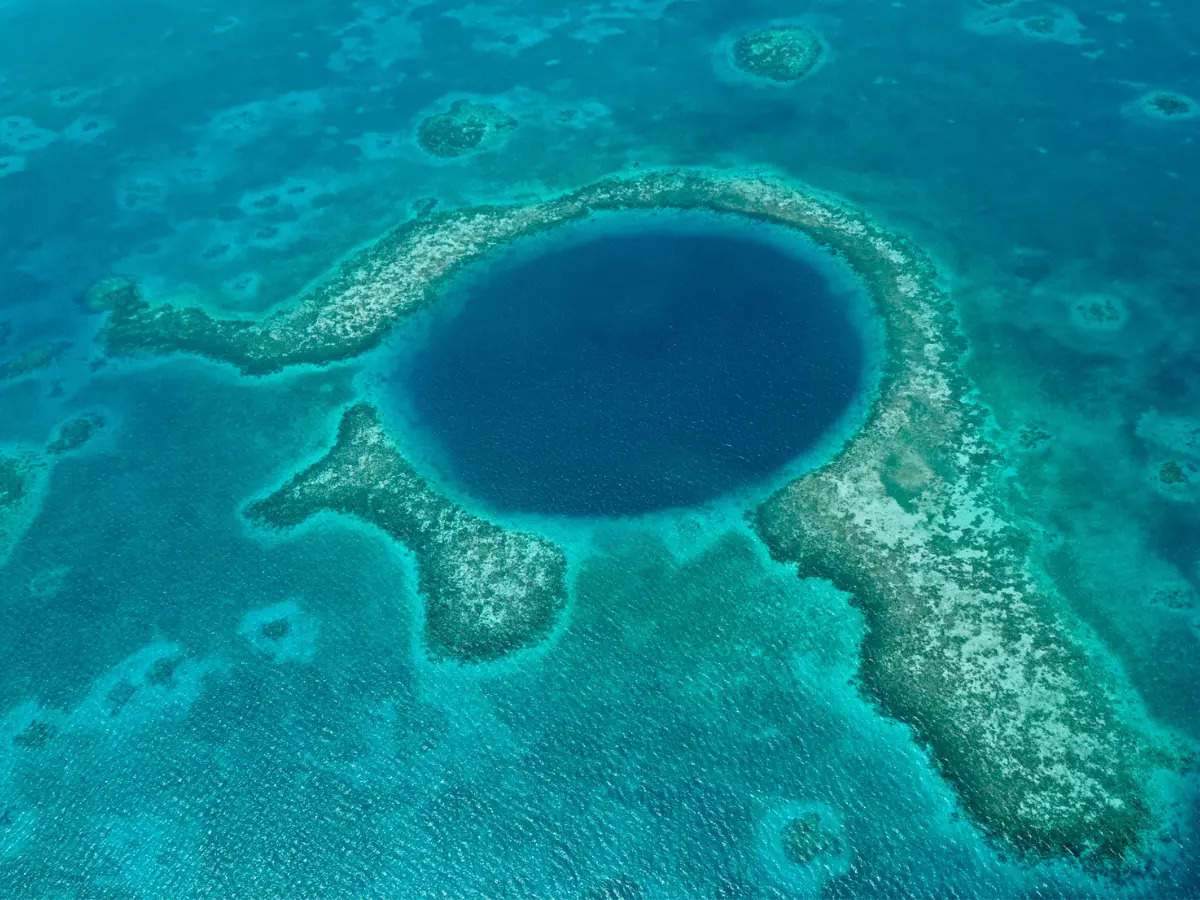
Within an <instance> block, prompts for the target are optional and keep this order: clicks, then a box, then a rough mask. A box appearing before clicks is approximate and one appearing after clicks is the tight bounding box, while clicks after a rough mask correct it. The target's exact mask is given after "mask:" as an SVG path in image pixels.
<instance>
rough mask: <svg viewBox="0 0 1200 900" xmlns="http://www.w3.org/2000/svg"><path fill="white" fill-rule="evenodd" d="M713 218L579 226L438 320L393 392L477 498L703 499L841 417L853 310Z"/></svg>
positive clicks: (855, 377) (619, 502) (593, 506)
mask: <svg viewBox="0 0 1200 900" xmlns="http://www.w3.org/2000/svg"><path fill="white" fill-rule="evenodd" d="M697 219H699V217H697ZM617 221H618V222H623V221H624V220H623V219H618V220H617ZM685 221H687V220H685ZM700 223H702V224H704V225H705V227H706V230H697V231H684V230H670V226H669V225H663V224H662V223H661V221H660V220H657V219H651V220H649V221H646V222H640V223H639V222H637V220H636V219H635V228H634V229H632V230H627V231H619V232H614V231H612V230H607V231H605V230H599V229H587V230H585V232H584V236H583V237H582V239H580V236H578V235H574V234H572V233H571V231H570V230H568V232H567V233H566V237H565V240H563V241H562V242H557V241H553V240H552V241H551V242H550V243H549V246H548V247H545V246H543V247H541V248H540V249H539V250H538V252H536V253H529V252H521V251H516V252H512V253H510V254H509V255H508V256H506V257H504V258H502V259H501V260H500V261H498V262H496V263H494V264H491V265H489V266H487V267H486V268H485V269H484V270H483V271H482V272H478V273H475V272H473V273H472V276H473V277H469V278H467V279H464V281H465V284H461V285H459V286H458V290H457V291H456V292H455V293H456V294H457V295H458V297H457V298H456V299H457V300H458V301H459V302H457V303H455V302H453V301H452V302H450V303H448V304H446V305H445V306H443V307H439V308H438V309H437V310H436V311H435V312H434V313H433V321H432V327H431V329H430V335H429V338H428V340H427V341H426V342H425V343H424V344H423V345H422V346H421V348H420V349H419V350H418V351H417V352H416V354H414V355H413V357H412V358H411V359H407V360H405V365H404V367H403V368H404V371H403V373H402V375H401V377H400V378H399V379H398V380H399V381H400V382H402V384H403V388H402V392H403V393H404V394H405V395H407V396H408V397H410V398H411V401H412V404H413V407H414V409H415V411H416V413H417V415H418V418H419V420H420V421H421V422H422V423H423V424H424V425H425V426H426V427H427V428H428V429H429V430H430V431H432V433H433V434H434V435H435V437H436V440H437V443H438V444H439V445H440V446H441V448H442V449H443V451H444V452H445V454H446V457H447V461H448V464H449V468H450V469H451V470H452V471H453V472H454V474H455V476H456V478H457V479H458V480H459V481H460V482H461V483H463V484H464V485H465V486H466V488H467V489H468V490H469V492H470V493H471V494H472V495H473V496H475V497H479V498H481V499H483V500H485V501H486V502H488V503H489V504H491V505H493V506H494V507H496V508H499V509H505V510H522V511H536V512H544V513H552V514H565V515H626V514H636V513H641V512H645V511H648V510H654V509H660V508H666V507H673V506H688V505H693V504H696V503H698V502H702V501H704V500H707V499H709V498H711V497H714V496H717V495H720V494H722V493H725V492H727V491H729V490H732V489H736V488H738V487H742V486H744V485H747V484H753V483H755V482H758V481H761V480H762V479H764V478H767V477H769V476H770V475H772V474H774V473H775V472H777V471H778V470H779V469H780V468H781V467H782V466H784V465H785V464H786V463H788V462H789V461H790V460H792V459H795V458H796V457H798V456H800V455H801V454H803V453H804V452H805V451H806V450H808V449H810V448H811V447H813V446H814V445H815V444H817V443H818V442H819V441H820V440H821V438H822V437H823V436H824V435H825V434H826V433H827V431H828V430H829V429H830V428H831V427H832V426H833V425H834V424H835V423H836V422H838V420H839V419H840V418H841V417H842V416H843V414H844V413H845V412H846V410H847V409H848V408H849V407H850V405H851V403H852V401H853V400H854V398H855V397H856V396H857V394H858V392H859V390H860V389H861V387H862V382H863V365H864V347H863V336H862V335H861V334H859V333H858V332H856V330H855V327H854V325H853V323H852V321H851V314H850V311H849V309H848V307H849V306H850V305H851V302H852V300H853V299H856V298H847V296H846V295H845V294H844V293H839V292H838V291H837V290H836V289H835V287H834V286H833V285H832V284H831V282H830V279H829V278H828V277H827V276H826V275H825V274H823V273H822V272H821V271H820V270H819V269H818V268H816V267H815V266H814V265H813V262H812V261H811V259H806V258H804V257H802V256H801V255H799V254H798V253H790V252H786V251H785V250H784V249H781V247H780V246H776V245H774V244H773V243H768V242H767V241H766V240H761V239H758V238H752V237H749V236H747V235H746V234H744V233H742V232H741V231H734V230H733V228H732V227H731V226H729V225H728V224H722V223H707V221H706V220H704V219H700ZM689 224H697V223H693V222H689ZM750 234H754V232H750ZM556 237H557V236H556ZM816 252H818V251H815V250H814V253H816ZM510 257H515V258H510ZM861 304H862V306H863V307H864V308H865V306H866V304H867V301H866V300H865V299H861Z"/></svg>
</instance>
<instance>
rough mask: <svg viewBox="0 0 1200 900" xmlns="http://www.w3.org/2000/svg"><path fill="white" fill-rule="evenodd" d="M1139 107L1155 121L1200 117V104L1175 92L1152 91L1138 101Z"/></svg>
mask: <svg viewBox="0 0 1200 900" xmlns="http://www.w3.org/2000/svg"><path fill="white" fill-rule="evenodd" d="M1138 107H1139V108H1140V109H1141V111H1142V112H1144V113H1145V114H1146V115H1148V116H1150V117H1151V118H1154V119H1166V120H1171V119H1193V118H1195V117H1196V116H1200V104H1198V103H1196V101H1195V100H1193V99H1192V98H1191V97H1185V96H1184V95H1183V94H1177V93H1175V92H1174V91H1151V92H1150V93H1148V94H1146V95H1144V96H1143V97H1142V98H1141V99H1139V100H1138Z"/></svg>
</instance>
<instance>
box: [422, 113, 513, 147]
mask: <svg viewBox="0 0 1200 900" xmlns="http://www.w3.org/2000/svg"><path fill="white" fill-rule="evenodd" d="M516 127H517V120H516V119H514V118H513V117H512V116H510V115H508V113H506V112H504V110H502V109H500V108H499V107H497V106H493V105H492V104H490V103H474V102H472V101H470V100H455V101H454V102H453V103H452V104H450V108H449V110H447V111H446V112H443V113H436V114H434V115H432V116H429V117H427V118H425V119H423V120H422V121H421V124H420V125H419V126H418V128H417V143H418V144H420V145H421V149H422V150H424V151H425V152H426V153H430V154H432V155H433V156H440V157H443V158H450V157H455V156H462V155H463V154H465V153H470V152H472V151H476V150H483V149H485V148H486V147H488V146H489V145H491V144H494V143H495V142H496V141H498V140H499V139H500V138H501V137H502V136H503V135H504V134H506V133H507V132H509V131H512V130H513V129H514V128H516Z"/></svg>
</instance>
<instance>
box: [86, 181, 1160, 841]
mask: <svg viewBox="0 0 1200 900" xmlns="http://www.w3.org/2000/svg"><path fill="white" fill-rule="evenodd" d="M622 209H631V210H632V209H677V210H680V209H681V210H691V209H699V210H709V211H715V212H719V213H732V214H736V215H741V216H746V217H750V218H753V219H758V220H762V221H766V222H770V223H775V224H778V225H782V226H785V227H789V228H793V229H797V230H799V231H801V232H803V233H804V234H806V235H808V236H809V237H810V238H812V239H813V240H815V241H816V242H817V243H818V244H821V245H823V246H825V247H827V248H829V249H830V250H831V251H832V252H835V253H837V254H839V255H840V256H842V257H843V258H845V259H846V260H847V262H848V263H849V264H850V265H851V267H852V268H853V269H854V270H855V271H856V273H857V274H858V276H859V277H860V278H861V279H862V280H863V282H864V283H865V285H866V286H867V287H868V289H869V290H870V293H871V296H872V302H873V306H874V309H875V311H876V313H877V315H878V316H879V318H880V319H881V321H882V323H883V326H884V331H885V341H886V357H887V361H886V369H885V372H884V375H883V378H882V381H881V385H880V388H879V391H878V393H877V395H876V397H875V400H874V403H873V406H872V410H871V413H870V415H869V417H868V419H867V421H866V423H865V425H864V426H863V427H862V428H861V430H860V431H859V432H858V434H857V435H856V436H855V437H853V438H852V439H851V440H850V441H848V442H847V443H846V445H845V446H844V447H843V448H842V450H841V451H840V452H839V453H838V454H837V455H836V456H835V457H834V458H833V459H832V460H831V461H829V462H828V463H826V464H825V465H824V466H822V467H820V468H818V469H816V470H815V471H813V472H811V473H809V474H807V475H805V476H802V477H800V478H798V479H796V480H795V481H793V482H792V483H790V484H788V485H787V486H786V487H784V488H782V489H781V490H779V491H778V492H777V493H776V494H775V495H774V496H772V497H771V498H769V499H768V500H767V501H766V502H765V503H763V504H762V505H761V506H760V507H759V508H758V509H757V510H755V511H754V512H753V513H752V514H751V518H752V520H753V522H754V525H755V527H756V530H757V532H758V534H759V535H760V536H761V538H762V539H763V540H764V541H765V542H766V544H767V545H768V547H769V548H770V550H771V553H772V554H773V556H774V557H775V558H776V559H779V560H784V561H788V562H791V563H794V564H796V565H797V566H798V568H799V572H800V574H801V575H803V576H805V577H822V578H828V579H830V580H832V581H833V582H834V583H835V584H837V585H838V586H840V587H841V588H843V589H845V590H847V591H849V592H851V593H852V594H853V595H854V597H855V602H856V603H857V604H858V605H859V606H860V607H861V608H862V610H863V611H864V613H865V616H866V620H867V624H868V628H869V632H868V635H867V637H866V639H865V641H864V644H863V647H862V652H861V661H860V666H861V684H862V687H863V689H864V690H865V691H866V692H867V693H868V694H869V695H870V696H872V697H873V698H874V699H875V700H877V702H878V703H879V705H880V707H881V708H882V709H883V711H884V712H886V713H887V714H889V715H891V716H894V717H895V718H897V719H900V720H902V721H904V722H906V723H908V724H909V725H910V726H911V727H912V728H913V730H914V732H915V734H916V736H917V738H918V739H919V740H920V741H921V742H922V743H923V744H925V745H926V746H927V747H928V748H929V750H930V751H931V754H932V756H933V757H934V759H935V760H936V762H937V764H938V766H939V768H940V770H941V771H942V772H943V773H944V775H945V776H946V777H947V778H948V779H949V781H950V782H952V783H953V784H954V785H955V786H956V788H957V790H958V792H959V794H960V796H961V798H962V802H963V805H964V807H965V808H966V809H967V810H968V811H969V813H970V814H971V816H972V818H973V819H974V820H975V821H976V822H978V823H979V824H980V825H981V826H982V827H983V828H984V829H985V830H987V831H988V832H989V833H991V834H992V835H994V836H997V837H999V838H1002V839H1004V840H1006V841H1007V842H1008V843H1009V844H1010V845H1012V846H1014V847H1017V848H1020V849H1022V850H1024V851H1028V852H1031V853H1034V854H1051V855H1059V854H1070V855H1077V856H1085V857H1088V858H1090V859H1092V860H1095V861H1097V862H1102V863H1113V862H1117V861H1122V860H1126V859H1128V858H1129V857H1130V856H1131V855H1132V854H1133V853H1134V852H1135V851H1136V849H1137V848H1138V847H1139V846H1141V844H1142V841H1143V840H1144V837H1145V835H1146V834H1147V833H1148V831H1149V829H1150V827H1151V825H1152V822H1153V820H1154V816H1153V813H1152V805H1153V799H1152V797H1151V795H1150V789H1149V788H1148V786H1147V785H1148V781H1149V778H1150V776H1151V774H1152V773H1153V771H1154V770H1155V769H1156V767H1158V766H1160V765H1164V764H1165V763H1164V760H1165V755H1163V754H1160V752H1159V751H1158V749H1157V748H1156V746H1155V743H1154V742H1153V741H1152V740H1150V739H1149V738H1147V737H1146V736H1145V733H1144V732H1143V731H1142V730H1140V727H1139V726H1137V725H1135V724H1133V723H1134V719H1135V717H1136V713H1134V712H1132V711H1131V708H1132V706H1133V704H1130V705H1128V706H1126V705H1125V704H1124V703H1123V700H1122V693H1121V691H1122V690H1123V688H1122V686H1121V685H1119V684H1117V683H1116V681H1115V678H1113V677H1111V676H1110V675H1109V674H1107V669H1106V668H1105V667H1104V665H1103V664H1102V661H1100V660H1097V659H1094V658H1093V657H1091V656H1090V655H1089V651H1088V650H1087V649H1086V644H1085V642H1084V639H1083V638H1082V637H1081V636H1080V635H1079V634H1077V633H1076V630H1075V625H1074V623H1073V621H1072V620H1071V619H1070V618H1069V617H1067V616H1065V615H1064V614H1063V613H1062V612H1061V611H1062V610H1063V609H1064V607H1063V604H1062V603H1061V601H1060V598H1059V597H1058V595H1057V593H1056V591H1055V590H1054V588H1053V587H1052V586H1051V585H1050V584H1049V583H1048V582H1047V580H1046V579H1045V577H1044V576H1043V575H1042V574H1041V573H1040V572H1039V571H1038V569H1037V567H1036V565H1035V564H1034V562H1033V561H1032V557H1031V553H1030V545H1031V541H1032V540H1033V535H1034V532H1033V531H1031V530H1030V529H1028V528H1027V527H1026V526H1024V525H1023V524H1022V523H1021V522H1020V521H1019V519H1018V518H1017V517H1016V516H1015V515H1014V514H1012V513H1011V512H1010V510H1009V509H1008V508H1007V506H1006V503H1005V501H1004V499H1003V497H1004V496H1005V494H1006V492H1007V491H1008V490H1009V487H1008V485H1007V484H1006V483H1005V481H1004V475H1003V467H1002V461H1001V460H1000V458H999V456H998V454H997V452H996V450H995V449H994V447H993V446H992V445H991V444H990V443H989V441H988V440H987V438H986V437H985V426H986V424H987V420H988V415H987V412H986V410H985V409H984V408H983V407H982V406H981V405H980V404H979V403H978V402H977V400H976V399H974V394H973V388H972V386H971V385H970V384H969V383H968V382H967V380H966V378H965V377H964V375H963V374H962V369H961V363H962V356H963V353H964V350H965V345H964V342H963V339H962V338H961V336H960V334H959V332H958V329H957V325H956V321H955V317H954V310H953V306H952V304H951V301H950V299H949V297H948V296H947V295H946V293H945V292H944V291H942V290H941V289H940V287H939V283H938V276H937V272H936V270H935V268H934V267H933V265H932V264H931V262H930V261H929V260H928V259H927V258H926V257H925V256H924V255H923V254H922V253H921V252H920V251H919V250H918V249H917V248H915V247H913V246H912V245H911V244H910V243H909V242H908V241H906V240H905V239H903V238H901V237H899V236H897V235H895V234H893V233H891V232H888V231H886V230H885V229H883V228H881V227H879V226H877V225H875V224H874V223H872V222H871V221H870V220H869V219H868V218H867V217H866V216H865V215H863V214H862V213H860V212H858V211H856V210H855V209H853V208H851V207H849V206H847V205H846V204H843V203H841V202H839V201H836V200H833V199H830V198H826V197H823V196H821V195H818V194H816V193H814V192H812V191H810V190H807V189H805V188H802V187H799V186H797V185H794V184H790V183H786V182H783V181H780V180H775V179H771V178H765V177H761V176H758V175H752V174H745V173H741V172H714V171H710V170H670V171H658V172H649V173H644V174H637V175H633V176H623V177H614V178H610V179H607V180H603V181H599V182H597V183H594V184H592V185H589V186H587V187H583V188H580V189H578V190H575V191H572V192H569V193H566V194H563V195H561V196H559V197H556V198H552V199H547V200H544V201H540V202H534V203H528V204H524V205H514V206H508V207H482V208H475V209H467V210H463V211H459V212H450V213H444V214H439V215H436V216H431V217H428V218H424V219H418V220H416V221H413V222H409V223H407V224H405V225H403V226H401V227H399V228H398V229H396V230H394V231H393V232H391V233H389V234H387V235H385V236H384V237H383V238H381V239H380V240H379V241H378V242H376V243H375V244H373V245H372V246H369V247H367V248H366V249H364V250H361V251H359V252H358V253H356V254H354V255H353V256H351V257H350V258H349V259H347V260H346V261H345V262H344V263H342V264H341V265H340V266H339V267H338V268H337V269H336V270H335V271H334V273H333V274H332V276H331V277H329V278H328V279H327V280H325V281H323V282H321V283H319V284H317V286H316V287H314V288H313V289H312V290H310V291H309V292H307V293H306V294H304V295H303V296H302V297H300V298H299V299H298V301H297V302H296V303H295V304H294V305H292V306H290V307H286V308H283V309H280V310H279V311H277V312H275V313H272V314H270V315H268V316H267V317H265V318H264V319H262V320H260V321H256V320H229V319H226V320H221V319H214V318H213V317H211V316H210V315H209V314H208V313H207V312H205V311H204V310H202V309H199V308H177V307H174V306H170V305H159V306H155V305H152V304H150V303H148V302H146V301H144V300H142V299H140V298H138V297H137V296H136V295H134V294H132V293H131V292H128V291H126V292H123V293H121V295H120V297H119V299H118V301H117V302H116V303H114V304H113V306H112V313H111V315H110V318H109V321H108V322H107V324H106V326H105V328H104V330H103V332H102V339H103V340H104V342H105V344H106V346H107V349H108V352H109V353H112V354H122V353H134V352H139V351H151V352H172V351H184V352H192V353H199V354H202V355H205V356H208V357H210V358H213V359H217V360H223V361H225V362H228V363H232V364H234V365H236V366H238V367H240V368H241V369H242V370H243V371H245V372H249V373H265V372H271V371H275V370H278V369H281V368H283V367H285V366H288V365H292V364H296V363H317V364H320V363H327V362H331V361H333V360H338V359H344V358H348V357H351V356H354V355H356V354H358V353H360V352H362V351H364V350H366V349H367V348H369V347H371V346H373V345H375V344H376V343H378V342H379V341H380V340H381V338H382V337H383V336H384V334H386V333H387V331H388V330H389V329H390V328H391V327H392V326H393V325H394V324H395V323H396V322H397V320H399V319H400V318H401V317H403V316H405V315H407V314H408V313H411V312H413V311H414V310H416V309H418V308H420V307H422V306H424V305H425V304H427V303H428V302H430V301H431V300H432V299H433V298H434V292H435V290H436V288H437V287H438V286H439V285H440V284H442V283H443V282H444V281H445V279H447V278H448V277H449V276H451V275H452V274H453V273H454V272H456V271H457V270H458V269H460V268H461V267H462V266H464V265H467V264H469V263H470V262H472V261H473V260H476V259H478V258H480V257H481V256H483V255H484V254H486V253H488V252H490V251H492V250H494V249H495V248H497V247H499V246H501V245H504V244H506V243H508V242H510V241H513V240H515V239H517V238H519V237H521V236H523V235H527V234H531V233H534V232H538V231H541V230H544V229H548V228H552V227H554V226H557V225H559V224H562V223H565V222H568V221H571V220H574V219H578V218H581V217H583V216H586V215H588V214H590V213H592V212H597V211H604V210H622ZM320 509H336V510H339V511H343V512H348V513H352V514H354V515H358V516H360V517H362V518H365V519H367V520H368V521H373V522H375V523H376V524H378V525H380V526H381V527H383V528H384V530H386V531H388V533H390V534H392V535H393V536H394V537H396V538H397V539H399V540H401V541H403V542H404V543H406V544H408V545H409V546H410V547H411V548H412V549H413V550H414V552H415V553H416V555H417V557H418V560H419V564H420V566H421V571H422V576H421V578H422V584H423V587H424V589H425V593H426V597H427V602H428V603H429V617H428V618H429V635H430V639H431V641H432V643H433V644H434V645H435V646H440V647H441V648H442V649H443V650H444V651H445V652H448V653H451V654H455V655H459V656H462V657H466V658H470V657H487V656H495V655H498V654H499V653H502V652H504V651H505V650H506V649H509V648H510V647H511V646H516V645H520V644H523V643H526V642H528V641H529V640H530V639H531V637H530V636H531V635H534V634H540V633H541V632H543V631H544V630H545V628H546V626H547V623H548V620H549V618H550V616H551V610H557V608H558V605H560V597H561V595H560V594H558V593H557V592H558V591H560V590H561V588H560V585H561V579H562V577H563V575H562V572H563V564H562V557H561V554H559V553H558V552H557V551H556V550H555V549H554V548H553V547H552V546H551V545H549V544H548V543H547V542H545V541H542V540H541V539H539V538H535V537H533V536H529V535H511V534H509V533H507V532H504V531H502V530H500V529H498V528H497V527H496V526H494V525H490V524H488V523H486V522H483V521H482V520H479V519H477V518H475V517H473V516H471V515H469V514H468V513H466V512H465V511H463V510H461V509H460V508H458V507H457V506H455V505H454V504H452V503H451V502H449V501H448V500H446V499H445V498H442V497H440V496H438V495H436V494H435V493H433V492H432V491H431V490H430V489H429V488H428V486H427V485H424V484H423V483H422V482H421V480H420V479H419V477H418V476H417V475H416V474H415V473H414V471H413V470H412V468H411V467H410V466H409V465H408V464H407V463H406V462H405V461H404V460H403V459H402V458H401V457H400V456H399V454H398V453H397V452H396V451H395V449H394V448H393V447H392V446H391V444H390V442H389V440H388V438H387V436H386V434H385V433H384V431H383V429H382V428H381V426H380V425H379V423H378V421H377V419H376V418H375V416H374V414H373V412H372V411H371V409H370V408H369V407H366V406H357V407H353V408H352V409H351V411H350V412H349V413H347V416H346V418H345V419H344V420H343V423H342V428H341V431H340V433H339V437H338V442H337V444H336V445H335V447H334V449H333V451H331V453H330V455H329V456H328V457H326V458H325V459H323V460H321V461H320V462H318V463H316V464H315V465H314V466H312V467H310V468H309V469H307V470H305V471H304V472H302V473H301V474H299V475H298V476H296V477H295V478H294V479H293V480H292V481H291V482H290V483H289V484H288V485H287V486H285V487H284V488H283V489H282V490H281V491H279V492H278V493H277V494H275V495H273V496H272V497H270V498H268V499H267V500H265V501H261V502H259V503H257V504H254V505H252V506H251V507H250V514H251V516H252V518H255V519H257V520H259V521H261V522H264V523H267V524H273V525H280V526H284V525H291V524H295V523H297V522H299V521H301V520H302V519H304V518H305V517H306V516H308V515H310V514H311V513H313V512H316V511H317V510H320ZM530 572H532V573H537V576H536V579H535V580H533V581H531V580H530V577H531V576H530V574H529V573H530ZM538 579H540V580H538ZM522 585H532V588H531V590H532V593H531V594H530V595H529V596H525V595H522V594H521V593H520V590H521V586H522ZM460 592H461V593H460ZM463 598H466V602H465V603H464V602H462V599H463ZM498 598H503V599H504V603H500V602H498ZM509 603H514V605H512V606H511V607H510V606H507V605H506V604H509ZM498 616H499V618H497V617H498ZM509 616H511V617H512V618H511V620H510V619H509V618H507V617H509Z"/></svg>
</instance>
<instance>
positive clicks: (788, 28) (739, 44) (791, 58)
mask: <svg viewBox="0 0 1200 900" xmlns="http://www.w3.org/2000/svg"><path fill="white" fill-rule="evenodd" d="M822 52H823V48H822V46H821V39H820V37H818V35H817V33H816V32H815V31H813V30H812V29H811V28H805V27H804V26H803V25H785V26H778V27H775V28H764V29H762V30H761V31H755V32H753V33H751V34H747V35H744V36H743V37H740V38H738V40H737V41H735V42H734V44H733V63H734V65H735V66H737V67H738V68H739V69H740V70H742V71H743V72H745V73H746V74H748V75H756V76H758V77H759V78H767V79H770V80H771V81H779V82H785V83H786V82H792V81H799V80H800V79H801V78H803V77H804V76H805V75H807V74H808V73H809V72H811V71H812V70H813V69H814V68H816V65H817V63H818V62H820V61H821V54H822Z"/></svg>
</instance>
